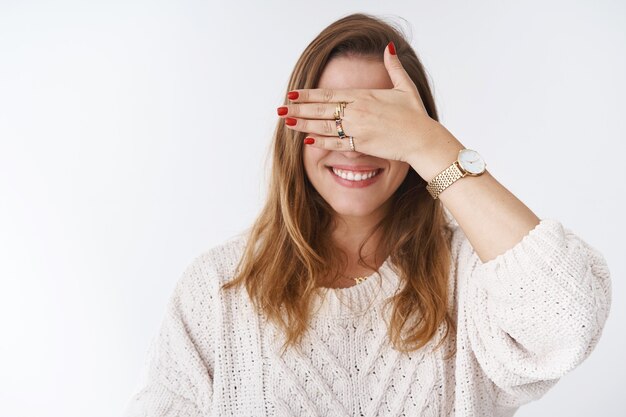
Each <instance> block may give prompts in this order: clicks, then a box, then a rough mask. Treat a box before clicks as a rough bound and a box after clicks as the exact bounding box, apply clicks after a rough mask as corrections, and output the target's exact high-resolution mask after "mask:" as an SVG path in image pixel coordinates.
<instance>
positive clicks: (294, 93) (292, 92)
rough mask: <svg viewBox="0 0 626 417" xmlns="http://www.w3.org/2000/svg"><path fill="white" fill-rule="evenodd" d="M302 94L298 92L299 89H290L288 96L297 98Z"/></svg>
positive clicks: (290, 98) (293, 98)
mask: <svg viewBox="0 0 626 417" xmlns="http://www.w3.org/2000/svg"><path fill="white" fill-rule="evenodd" d="M299 96H300V93H298V92H297V91H290V92H288V93H287V98H288V99H289V100H295V99H297V98H298V97H299Z"/></svg>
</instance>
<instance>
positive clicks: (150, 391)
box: [125, 259, 213, 417]
mask: <svg viewBox="0 0 626 417" xmlns="http://www.w3.org/2000/svg"><path fill="white" fill-rule="evenodd" d="M200 265H201V262H199V259H196V260H195V261H194V262H192V264H191V265H190V266H189V267H188V268H187V269H186V271H185V272H184V273H183V275H182V277H181V278H180V279H179V281H178V283H177V285H176V288H175V290H174V294H173V295H172V296H171V297H170V300H169V303H168V305H167V309H166V312H165V316H164V318H163V320H162V324H161V328H160V331H159V333H158V335H157V336H156V338H155V339H154V340H153V343H152V347H151V349H150V351H151V352H150V353H149V355H148V361H147V367H146V368H145V370H144V375H143V379H144V381H143V382H142V383H141V387H140V389H139V390H138V392H137V393H136V394H135V395H134V396H133V397H132V399H131V400H130V402H129V403H128V405H127V408H126V412H125V416H126V417H140V416H141V417H175V416H176V417H196V416H197V417H200V416H208V415H209V411H210V408H211V400H212V396H213V386H212V371H211V369H212V365H211V364H212V359H211V358H210V355H209V354H208V352H211V346H210V342H209V338H207V333H208V332H210V331H211V329H210V313H211V311H210V310H211V303H210V302H209V300H210V297H208V296H207V294H206V285H204V284H203V275H204V274H203V272H202V268H201V266H200Z"/></svg>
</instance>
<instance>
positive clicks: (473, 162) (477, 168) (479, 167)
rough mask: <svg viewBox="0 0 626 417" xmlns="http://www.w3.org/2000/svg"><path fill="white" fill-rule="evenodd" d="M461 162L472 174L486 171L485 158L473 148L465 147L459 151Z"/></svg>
mask: <svg viewBox="0 0 626 417" xmlns="http://www.w3.org/2000/svg"><path fill="white" fill-rule="evenodd" d="M459 164H460V165H461V168H463V169H464V170H465V171H467V173H468V174H470V175H479V174H482V173H483V172H485V166H486V164H485V160H484V159H483V157H482V156H480V154H479V153H478V152H476V151H473V150H471V149H463V150H461V151H460V152H459Z"/></svg>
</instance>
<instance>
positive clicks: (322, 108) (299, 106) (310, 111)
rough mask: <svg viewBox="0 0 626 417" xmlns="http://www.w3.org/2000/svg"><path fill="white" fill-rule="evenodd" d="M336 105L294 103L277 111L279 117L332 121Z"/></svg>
mask: <svg viewBox="0 0 626 417" xmlns="http://www.w3.org/2000/svg"><path fill="white" fill-rule="evenodd" d="M336 109H337V105H336V104H331V103H294V104H290V105H288V106H281V107H279V108H278V109H277V111H278V115H279V116H281V117H292V118H295V117H299V118H302V119H334V118H335V110H336Z"/></svg>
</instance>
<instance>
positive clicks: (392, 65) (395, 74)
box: [383, 42, 417, 91]
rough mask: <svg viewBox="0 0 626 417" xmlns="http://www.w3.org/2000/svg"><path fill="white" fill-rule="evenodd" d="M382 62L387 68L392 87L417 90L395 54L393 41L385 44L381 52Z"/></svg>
mask: <svg viewBox="0 0 626 417" xmlns="http://www.w3.org/2000/svg"><path fill="white" fill-rule="evenodd" d="M383 62H384V63H385V68H386V69H387V73H389V78H391V82H392V83H393V87H394V88H396V89H398V90H402V91H417V88H416V87H415V83H414V82H413V80H412V79H411V77H409V74H408V73H407V72H406V70H405V69H404V66H403V65H402V62H401V61H400V58H398V55H397V54H396V48H395V45H394V43H393V42H389V44H387V47H386V48H385V52H384V54H383Z"/></svg>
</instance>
